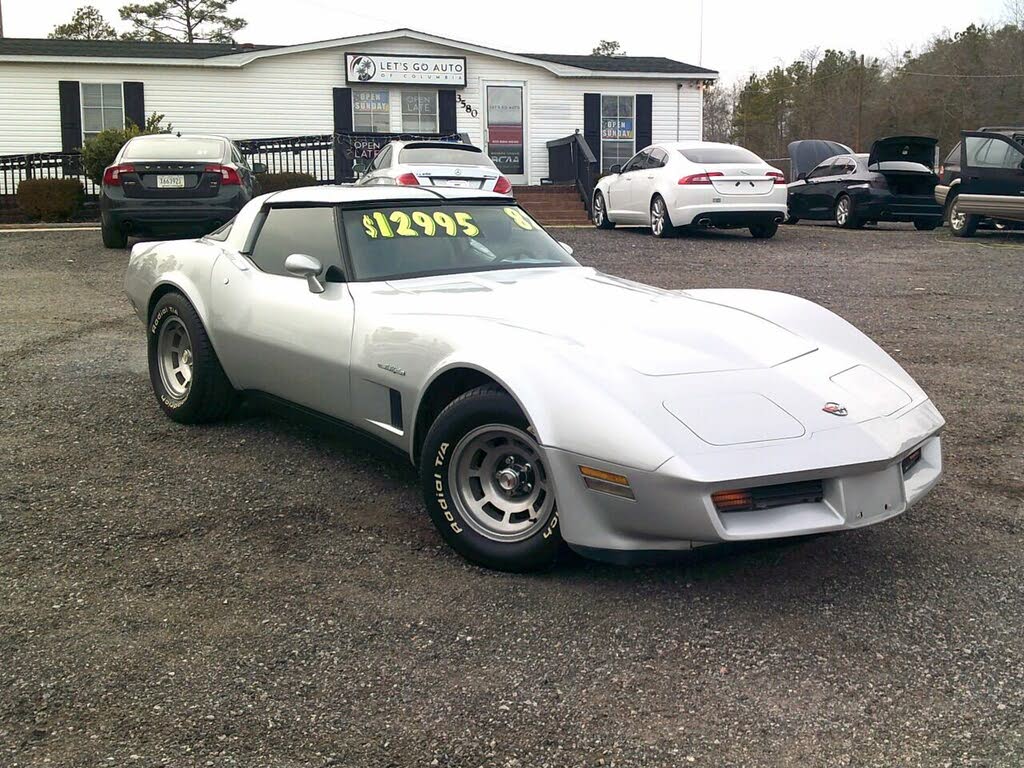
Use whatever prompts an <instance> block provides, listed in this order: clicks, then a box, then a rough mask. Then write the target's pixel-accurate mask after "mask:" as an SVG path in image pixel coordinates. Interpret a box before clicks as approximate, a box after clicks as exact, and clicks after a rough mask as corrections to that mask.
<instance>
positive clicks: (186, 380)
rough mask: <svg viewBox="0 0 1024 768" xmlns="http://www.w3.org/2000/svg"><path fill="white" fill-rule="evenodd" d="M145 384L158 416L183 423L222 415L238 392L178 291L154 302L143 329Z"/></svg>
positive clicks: (207, 337)
mask: <svg viewBox="0 0 1024 768" xmlns="http://www.w3.org/2000/svg"><path fill="white" fill-rule="evenodd" d="M146 336H147V340H148V354H149V380H150V383H151V384H152V386H153V394H154V395H156V400H157V402H158V403H159V404H160V408H161V409H162V410H163V412H164V413H165V414H166V415H167V416H168V417H170V418H171V419H173V420H174V421H178V422H181V423H182V424H198V423H202V422H207V421H217V420H219V419H222V418H224V417H225V416H227V414H228V412H229V411H230V410H231V408H232V406H233V405H234V403H235V400H236V398H237V393H236V392H235V390H234V389H233V388H232V386H231V382H230V381H228V377H227V376H226V375H225V374H224V369H223V368H221V365H220V361H219V360H218V359H217V353H216V352H214V350H213V345H212V344H211V343H210V338H209V336H208V335H207V333H206V328H204V327H203V322H202V320H201V319H200V317H199V315H198V313H197V312H196V311H195V309H194V308H193V307H192V305H191V304H190V303H189V301H188V299H186V298H185V297H184V296H182V295H181V294H180V293H167V294H165V295H164V296H162V297H161V298H160V300H159V301H157V303H156V306H154V307H153V312H152V314H150V317H149V325H148V326H147V327H146Z"/></svg>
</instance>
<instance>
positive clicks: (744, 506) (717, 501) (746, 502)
mask: <svg viewBox="0 0 1024 768" xmlns="http://www.w3.org/2000/svg"><path fill="white" fill-rule="evenodd" d="M711 501H712V502H714V505H715V509H717V510H718V511H719V512H743V511H746V510H748V509H753V508H754V497H753V495H752V494H751V493H750V491H718V492H717V493H712V494H711Z"/></svg>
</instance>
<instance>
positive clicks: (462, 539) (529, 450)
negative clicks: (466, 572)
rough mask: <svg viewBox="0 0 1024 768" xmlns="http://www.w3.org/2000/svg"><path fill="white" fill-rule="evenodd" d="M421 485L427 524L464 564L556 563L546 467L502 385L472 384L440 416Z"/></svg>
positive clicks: (427, 444) (531, 566)
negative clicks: (434, 528)
mask: <svg viewBox="0 0 1024 768" xmlns="http://www.w3.org/2000/svg"><path fill="white" fill-rule="evenodd" d="M420 480H421V484H422V487H423V500H424V502H425V503H426V506H427V511H428V512H429V513H430V518H431V520H432V521H433V523H434V525H435V526H436V527H437V529H438V531H439V532H440V533H441V536H442V538H444V540H445V541H446V542H447V543H448V545H449V546H450V547H451V548H452V549H454V550H455V551H456V552H458V553H459V554H460V555H462V556H463V557H465V558H466V559H467V560H469V561H471V562H473V563H476V564H477V565H482V566H485V567H487V568H493V569H495V570H499V571H512V572H517V573H522V572H528V571H537V570H542V569H545V568H549V567H550V566H551V565H552V564H553V563H554V562H555V559H556V557H557V555H558V552H559V549H560V548H561V541H562V537H561V534H560V533H559V531H558V512H557V509H556V505H555V493H554V487H553V485H552V482H551V477H550V474H549V470H548V466H547V462H546V461H545V459H544V456H543V455H542V451H541V448H540V445H539V444H538V443H537V440H536V438H534V436H533V435H532V434H531V432H530V426H529V424H528V423H527V421H526V418H525V417H524V416H523V414H522V412H521V411H520V410H519V406H518V405H516V402H515V400H513V399H512V398H511V397H510V396H509V395H508V393H507V392H505V391H504V390H502V389H501V388H499V387H497V386H494V385H488V386H483V387H477V388H476V389H472V390H470V391H469V392H466V393H465V394H464V395H462V396H460V397H458V398H457V399H456V400H454V401H453V402H452V403H451V404H449V405H448V407H447V408H445V409H444V410H443V411H442V412H441V414H440V415H439V416H438V417H437V419H436V420H435V421H434V424H433V426H431V428H430V431H429V432H428V433H427V437H426V440H425V441H424V444H423V452H422V455H421V459H420Z"/></svg>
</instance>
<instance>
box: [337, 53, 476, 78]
mask: <svg viewBox="0 0 1024 768" xmlns="http://www.w3.org/2000/svg"><path fill="white" fill-rule="evenodd" d="M345 74H346V79H347V80H348V82H349V83H410V84H416V85H452V86H464V85H465V84H466V59H465V57H462V56H406V55H399V54H387V53H346V54H345Z"/></svg>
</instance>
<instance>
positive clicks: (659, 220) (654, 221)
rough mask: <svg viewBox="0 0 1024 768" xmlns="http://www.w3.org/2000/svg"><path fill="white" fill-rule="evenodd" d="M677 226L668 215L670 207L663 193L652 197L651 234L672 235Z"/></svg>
mask: <svg viewBox="0 0 1024 768" xmlns="http://www.w3.org/2000/svg"><path fill="white" fill-rule="evenodd" d="M675 233H676V228H675V226H674V225H673V224H672V219H671V218H670V217H669V215H668V208H667V206H666V205H665V200H664V199H663V198H662V196H661V195H655V196H654V197H653V198H652V199H651V234H652V235H654V236H655V237H672V236H673V235H674V234H675Z"/></svg>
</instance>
